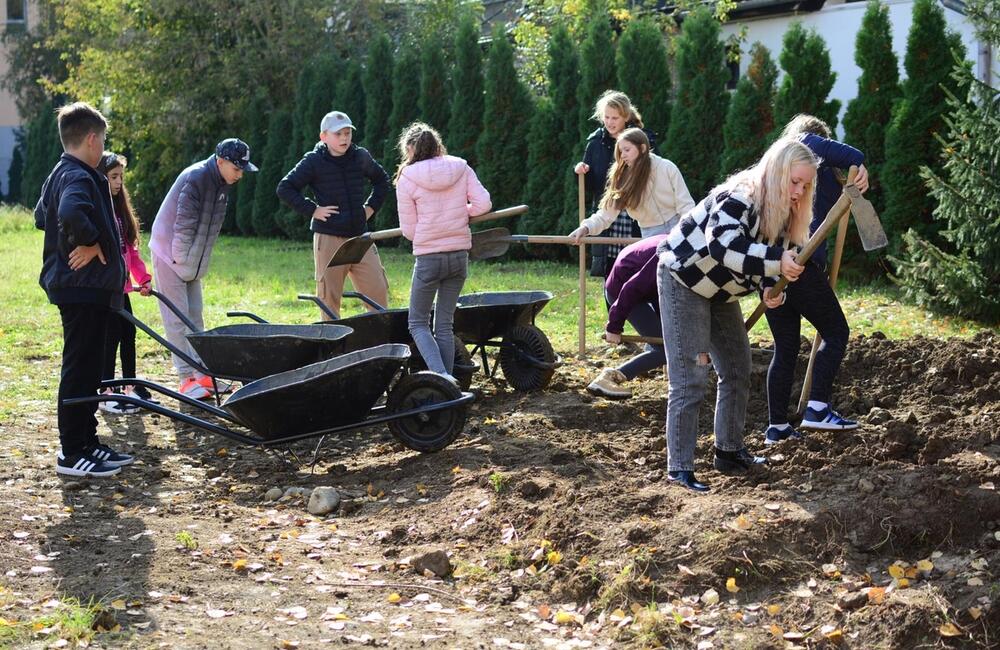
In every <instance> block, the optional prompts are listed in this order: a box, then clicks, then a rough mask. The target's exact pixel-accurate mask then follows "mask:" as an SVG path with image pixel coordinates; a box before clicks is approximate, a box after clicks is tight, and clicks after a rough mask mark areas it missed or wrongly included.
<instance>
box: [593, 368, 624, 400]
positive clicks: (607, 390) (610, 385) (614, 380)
mask: <svg viewBox="0 0 1000 650" xmlns="http://www.w3.org/2000/svg"><path fill="white" fill-rule="evenodd" d="M627 381H628V378H627V377H626V376H625V375H623V374H622V373H621V371H619V370H616V369H614V368H605V369H604V370H602V371H601V374H599V375H598V376H597V379H595V380H594V381H592V382H590V384H589V385H588V386H587V390H588V391H590V392H591V393H593V394H594V395H600V396H602V397H607V398H610V399H628V398H629V397H632V391H631V390H630V389H628V388H625V387H624V386H622V384H624V383H625V382H627Z"/></svg>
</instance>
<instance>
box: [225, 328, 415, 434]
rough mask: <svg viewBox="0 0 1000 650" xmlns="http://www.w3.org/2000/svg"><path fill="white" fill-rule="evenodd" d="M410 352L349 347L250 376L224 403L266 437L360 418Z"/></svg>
mask: <svg viewBox="0 0 1000 650" xmlns="http://www.w3.org/2000/svg"><path fill="white" fill-rule="evenodd" d="M319 327H330V326H329V325H325V326H319ZM409 358H410V349H409V348H408V347H407V346H405V345H400V344H387V345H380V346H377V347H373V348H368V349H365V350H358V351H356V352H349V353H347V354H344V355H341V356H338V357H334V358H332V359H328V360H326V361H320V362H318V363H313V364H310V365H308V366H305V367H302V368H297V369H295V370H289V371H287V372H282V373H279V374H276V375H271V376H269V377H265V378H263V379H259V380H257V381H254V382H251V383H249V384H247V385H246V386H243V387H242V388H240V389H239V390H238V391H236V392H235V393H233V395H232V396H231V397H230V398H229V399H228V400H226V402H225V403H224V404H223V405H222V408H223V409H224V410H225V411H227V412H228V413H229V414H230V415H231V416H232V417H233V419H235V420H236V421H238V422H239V423H240V424H242V425H243V426H245V427H246V428H248V429H250V430H251V431H253V432H254V433H255V434H257V435H258V436H260V437H261V438H264V439H266V440H270V439H276V438H286V437H288V436H294V435H301V434H306V433H309V432H313V431H324V430H328V429H334V428H336V427H340V426H344V425H349V424H352V423H361V422H363V421H364V420H365V418H366V417H367V416H368V414H369V412H371V410H372V408H373V407H374V406H375V403H376V402H377V401H378V399H379V398H380V397H381V396H382V395H383V394H384V393H385V392H386V389H387V388H388V387H389V385H390V384H391V383H392V380H393V377H395V375H396V374H397V373H398V372H399V371H400V370H401V369H402V368H403V366H405V365H406V363H407V361H408V360H409Z"/></svg>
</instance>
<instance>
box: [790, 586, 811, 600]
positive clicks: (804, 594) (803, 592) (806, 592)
mask: <svg viewBox="0 0 1000 650" xmlns="http://www.w3.org/2000/svg"><path fill="white" fill-rule="evenodd" d="M792 595H794V596H798V597H799V598H812V597H813V592H812V589H807V588H805V587H801V588H799V589H796V590H795V591H793V592H792Z"/></svg>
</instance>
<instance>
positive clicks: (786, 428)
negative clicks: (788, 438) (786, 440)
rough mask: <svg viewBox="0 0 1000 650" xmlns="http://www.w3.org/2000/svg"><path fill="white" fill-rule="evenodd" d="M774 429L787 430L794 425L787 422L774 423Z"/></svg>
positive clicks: (772, 426)
mask: <svg viewBox="0 0 1000 650" xmlns="http://www.w3.org/2000/svg"><path fill="white" fill-rule="evenodd" d="M771 428H772V429H777V430H778V431H787V430H789V429H791V428H792V425H790V424H788V423H787V422H785V423H784V424H772V425H771Z"/></svg>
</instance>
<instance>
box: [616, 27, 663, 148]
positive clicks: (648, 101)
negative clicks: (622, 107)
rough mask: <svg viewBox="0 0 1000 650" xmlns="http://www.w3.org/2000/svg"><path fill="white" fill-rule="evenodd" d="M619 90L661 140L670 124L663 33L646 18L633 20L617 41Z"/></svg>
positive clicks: (647, 126)
mask: <svg viewBox="0 0 1000 650" xmlns="http://www.w3.org/2000/svg"><path fill="white" fill-rule="evenodd" d="M615 60H616V63H617V67H618V87H619V88H620V89H621V90H622V91H623V92H624V93H625V94H626V95H628V96H629V99H631V100H632V103H633V104H634V105H635V106H636V107H638V109H639V112H640V113H642V119H643V123H644V124H645V126H646V128H647V129H649V130H651V131H653V132H654V133H656V135H657V136H658V137H659V138H660V139H662V138H663V137H664V136H666V134H667V128H668V126H669V124H670V67H669V65H668V63H667V45H666V41H665V40H664V37H663V32H661V31H660V28H659V27H657V25H656V23H655V22H653V21H652V20H650V19H649V18H639V19H637V20H633V21H631V22H630V23H629V24H628V27H626V28H625V31H624V32H622V35H621V36H620V37H619V38H618V49H617V52H616V53H615Z"/></svg>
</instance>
